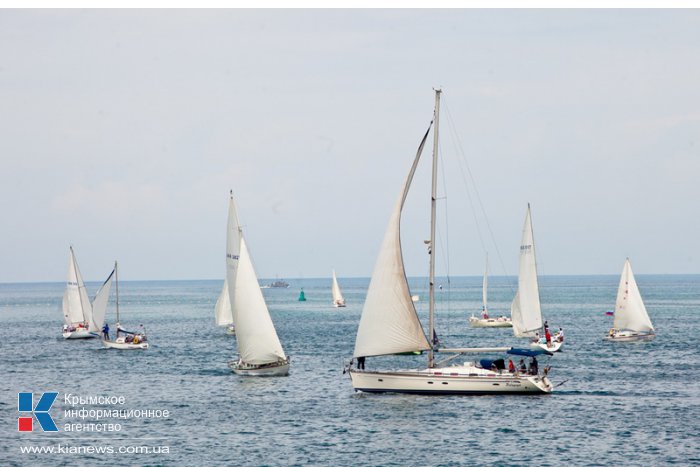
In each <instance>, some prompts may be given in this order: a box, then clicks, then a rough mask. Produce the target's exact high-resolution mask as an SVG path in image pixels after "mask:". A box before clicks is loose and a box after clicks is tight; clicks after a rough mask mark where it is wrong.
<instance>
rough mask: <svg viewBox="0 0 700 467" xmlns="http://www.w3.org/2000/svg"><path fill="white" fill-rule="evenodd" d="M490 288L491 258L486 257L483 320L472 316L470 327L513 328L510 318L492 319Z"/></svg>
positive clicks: (483, 282)
mask: <svg viewBox="0 0 700 467" xmlns="http://www.w3.org/2000/svg"><path fill="white" fill-rule="evenodd" d="M488 288H489V257H488V255H486V266H485V267H484V279H483V281H482V283H481V298H482V305H481V318H477V317H476V316H474V314H472V315H471V316H470V317H469V325H470V326H471V327H473V328H509V327H511V326H513V323H512V322H511V320H510V318H508V317H507V316H499V317H498V318H491V317H490V316H489V308H488Z"/></svg>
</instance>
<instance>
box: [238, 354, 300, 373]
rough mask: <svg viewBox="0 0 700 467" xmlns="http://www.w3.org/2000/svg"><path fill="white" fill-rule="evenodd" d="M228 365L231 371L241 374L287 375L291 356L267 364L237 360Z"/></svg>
mask: <svg viewBox="0 0 700 467" xmlns="http://www.w3.org/2000/svg"><path fill="white" fill-rule="evenodd" d="M228 366H229V368H231V371H233V372H234V373H236V374H237V375H240V376H287V375H288V374H289V358H287V359H286V360H284V361H283V362H275V363H268V364H265V365H250V364H246V363H243V362H241V361H240V360H235V361H231V362H229V364H228Z"/></svg>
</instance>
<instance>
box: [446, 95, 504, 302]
mask: <svg viewBox="0 0 700 467" xmlns="http://www.w3.org/2000/svg"><path fill="white" fill-rule="evenodd" d="M445 114H446V116H447V122H448V125H449V126H450V128H451V129H452V131H453V133H454V136H455V140H456V144H457V145H458V147H459V154H460V155H461V156H462V159H464V163H465V165H466V168H467V172H468V173H469V178H470V180H471V181H472V186H473V189H474V193H475V194H476V198H477V201H478V202H479V207H480V208H481V212H482V214H483V216H484V220H485V221H486V227H487V228H488V231H489V234H490V235H491V241H492V242H493V245H494V248H495V249H496V255H497V256H498V261H499V263H500V266H501V269H502V270H503V272H504V275H505V276H506V278H507V277H509V274H508V270H507V269H506V267H505V263H504V262H503V257H502V255H501V251H500V249H499V248H498V244H497V243H496V239H495V235H494V234H493V229H492V228H491V223H490V222H489V219H488V216H487V215H486V209H485V208H484V204H483V203H482V201H481V196H480V195H479V190H478V189H477V187H476V181H475V180H474V176H473V175H472V171H471V169H470V168H469V162H468V161H467V157H466V153H465V152H464V148H463V146H462V142H461V140H460V139H459V134H458V133H457V131H456V128H455V124H454V120H453V119H452V113H451V112H450V108H449V105H447V102H445ZM460 172H461V173H462V176H464V172H463V171H462V167H461V165H460ZM465 182H466V181H465ZM508 285H509V286H510V289H511V292H514V290H513V284H512V283H511V282H510V281H509V282H508Z"/></svg>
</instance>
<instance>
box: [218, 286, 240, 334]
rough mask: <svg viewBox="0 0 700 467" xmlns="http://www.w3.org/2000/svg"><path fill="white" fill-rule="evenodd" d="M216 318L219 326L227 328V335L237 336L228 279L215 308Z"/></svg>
mask: <svg viewBox="0 0 700 467" xmlns="http://www.w3.org/2000/svg"><path fill="white" fill-rule="evenodd" d="M214 316H215V317H216V325H217V326H226V334H228V335H230V336H235V335H236V327H235V326H234V325H233V310H232V309H231V299H230V297H229V293H228V279H224V286H223V287H222V288H221V293H220V294H219V298H218V299H217V300H216V306H215V307H214Z"/></svg>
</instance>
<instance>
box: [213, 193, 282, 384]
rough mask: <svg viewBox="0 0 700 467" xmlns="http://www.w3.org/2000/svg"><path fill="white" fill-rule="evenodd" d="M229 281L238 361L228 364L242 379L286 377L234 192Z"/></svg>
mask: <svg viewBox="0 0 700 467" xmlns="http://www.w3.org/2000/svg"><path fill="white" fill-rule="evenodd" d="M226 279H227V281H228V291H229V300H230V302H231V308H232V310H233V324H234V325H235V327H236V343H237V345H238V354H239V358H238V359H237V360H233V361H231V362H229V367H230V368H231V370H233V372H234V373H236V374H238V375H243V376H286V375H287V374H288V373H289V357H287V356H286V355H285V353H284V350H283V349H282V344H281V343H280V340H279V338H278V337H277V331H275V326H274V324H273V323H272V318H271V317H270V312H269V310H268V309H267V304H266V303H265V298H264V297H263V294H262V292H261V290H260V284H259V283H258V277H257V275H256V274H255V269H254V268H253V262H252V260H251V258H250V253H249V252H248V247H247V246H246V241H245V238H244V237H243V229H242V228H241V225H240V223H239V222H238V215H237V214H236V206H235V203H234V201H233V192H231V199H230V200H229V208H228V225H227V230H226Z"/></svg>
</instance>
